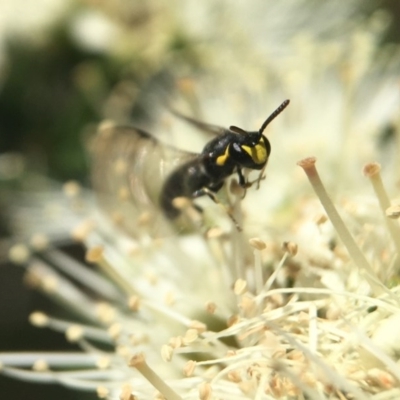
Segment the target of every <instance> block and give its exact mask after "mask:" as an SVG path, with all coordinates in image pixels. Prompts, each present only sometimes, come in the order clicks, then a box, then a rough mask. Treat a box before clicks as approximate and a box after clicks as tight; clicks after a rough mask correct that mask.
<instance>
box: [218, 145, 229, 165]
mask: <svg viewBox="0 0 400 400" xmlns="http://www.w3.org/2000/svg"><path fill="white" fill-rule="evenodd" d="M228 157H229V144H228V146H226V149H225V153H224V154H222V155H220V156H218V157H217V159H216V160H215V162H216V163H217V165H220V166H222V165H225V163H226V160H227V159H228Z"/></svg>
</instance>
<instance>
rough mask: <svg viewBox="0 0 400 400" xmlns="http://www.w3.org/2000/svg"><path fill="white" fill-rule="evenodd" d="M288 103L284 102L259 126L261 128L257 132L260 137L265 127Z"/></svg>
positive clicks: (288, 101)
mask: <svg viewBox="0 0 400 400" xmlns="http://www.w3.org/2000/svg"><path fill="white" fill-rule="evenodd" d="M289 103H290V100H285V101H284V102H283V103H282V104H281V105H280V106H279V107H278V108H277V109H276V110H275V111H274V112H273V113H272V114H271V115H270V116H269V117H268V118H267V119H266V120H265V121H264V123H263V124H262V125H261V128H260V130H259V132H260V135H262V133H263V132H264V129H265V128H266V127H267V125H268V124H269V123H270V122H271V121H272V120H273V119H275V118H276V117H277V116H278V115H279V114H280V113H281V112H282V111H283V110H284V109H285V108H286V107H287V106H288V105H289Z"/></svg>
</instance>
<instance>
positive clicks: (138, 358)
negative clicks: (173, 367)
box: [129, 354, 182, 400]
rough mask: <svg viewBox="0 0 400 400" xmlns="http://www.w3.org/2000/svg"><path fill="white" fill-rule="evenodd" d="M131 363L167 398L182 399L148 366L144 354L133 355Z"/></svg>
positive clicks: (168, 399) (171, 399)
mask: <svg viewBox="0 0 400 400" xmlns="http://www.w3.org/2000/svg"><path fill="white" fill-rule="evenodd" d="M129 365H130V366H131V367H134V368H136V369H137V370H138V371H139V372H140V373H141V374H142V375H143V376H144V377H145V378H146V379H147V380H148V381H149V382H150V383H151V384H152V385H153V386H154V387H155V388H156V389H157V390H158V391H159V392H160V393H161V394H162V395H163V396H164V397H165V398H166V399H167V400H182V398H181V397H180V396H179V395H178V394H177V393H176V392H175V391H174V390H173V389H172V388H171V387H170V386H168V385H167V384H166V383H165V381H163V380H162V379H161V378H160V377H159V376H158V375H157V374H156V373H155V372H154V371H153V370H152V369H151V368H150V367H149V366H148V364H147V363H146V360H145V358H144V355H143V354H136V355H135V356H133V357H132V358H131V361H130V363H129Z"/></svg>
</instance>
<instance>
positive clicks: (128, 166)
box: [89, 122, 197, 237]
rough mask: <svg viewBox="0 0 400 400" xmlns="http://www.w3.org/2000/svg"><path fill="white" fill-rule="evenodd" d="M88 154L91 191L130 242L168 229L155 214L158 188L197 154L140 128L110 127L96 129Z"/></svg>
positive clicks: (156, 213)
mask: <svg viewBox="0 0 400 400" xmlns="http://www.w3.org/2000/svg"><path fill="white" fill-rule="evenodd" d="M89 150H90V153H91V158H92V181H93V186H94V189H95V191H96V193H97V195H98V198H99V202H100V205H101V207H102V208H103V209H104V210H106V211H107V212H108V213H109V214H110V215H111V216H112V218H113V220H114V221H115V222H117V223H118V224H119V225H121V226H122V227H123V229H124V230H125V231H127V232H128V233H129V234H130V235H132V236H133V237H139V236H141V235H142V234H143V233H144V232H147V233H149V234H151V236H153V237H156V236H160V235H164V234H165V232H164V231H165V230H166V229H169V230H171V228H170V227H169V224H168V223H167V222H166V221H165V220H164V218H163V216H162V215H161V212H160V211H159V204H158V203H159V197H160V191H161V187H162V184H163V182H164V180H165V178H166V176H167V175H168V174H169V173H170V172H171V171H172V170H173V169H174V168H176V167H177V166H178V165H181V164H182V163H183V162H186V161H189V160H190V159H193V158H195V157H196V156H197V154H194V153H189V152H185V151H181V150H178V149H176V148H175V147H173V146H169V145H165V144H162V143H161V142H159V141H158V140H157V139H156V138H154V137H153V136H152V135H150V134H148V133H147V132H145V131H142V130H140V129H137V128H133V127H128V126H117V125H114V124H112V123H108V122H107V123H103V124H102V125H100V127H99V130H98V132H97V134H96V136H95V137H94V138H93V140H92V141H91V143H90V148H89ZM166 225H168V227H166ZM161 232H162V233H161Z"/></svg>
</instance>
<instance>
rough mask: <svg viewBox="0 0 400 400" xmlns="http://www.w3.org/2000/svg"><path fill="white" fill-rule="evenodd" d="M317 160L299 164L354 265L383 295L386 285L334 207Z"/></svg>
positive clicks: (375, 289) (302, 161)
mask: <svg viewBox="0 0 400 400" xmlns="http://www.w3.org/2000/svg"><path fill="white" fill-rule="evenodd" d="M315 162H316V159H315V157H309V158H305V159H303V160H301V161H299V162H298V163H297V164H298V165H299V166H300V167H302V168H303V169H304V172H305V173H306V175H307V177H308V179H309V181H310V183H311V186H312V187H313V189H314V191H315V193H316V195H317V196H318V198H319V200H320V202H321V204H322V206H323V207H324V209H325V212H326V213H327V215H328V217H329V219H330V220H331V222H332V225H333V226H334V227H335V229H336V232H337V234H338V235H339V237H340V239H341V240H342V242H343V244H344V245H345V247H346V249H347V251H348V252H349V254H350V256H351V258H352V259H353V261H354V263H355V264H356V265H357V267H358V268H359V270H360V272H361V273H362V274H363V275H364V276H365V278H366V279H367V281H368V283H369V285H370V286H371V289H372V290H373V292H374V293H375V295H379V294H382V293H383V292H385V291H386V288H385V287H384V285H383V284H382V283H381V282H380V280H379V278H378V277H377V275H376V274H375V272H374V271H373V269H372V267H371V265H370V264H369V263H368V261H367V259H366V258H365V256H364V254H363V253H362V252H361V250H360V248H359V247H358V246H357V244H356V242H355V241H354V239H353V237H352V236H351V234H350V232H349V230H348V229H347V227H346V225H345V224H344V222H343V220H342V219H341V217H340V215H339V213H338V212H337V210H336V208H335V206H334V205H333V203H332V201H331V199H330V198H329V195H328V193H327V191H326V190H325V187H324V185H323V183H322V181H321V179H320V177H319V174H318V171H317V169H316V167H315Z"/></svg>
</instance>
